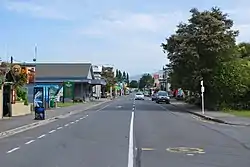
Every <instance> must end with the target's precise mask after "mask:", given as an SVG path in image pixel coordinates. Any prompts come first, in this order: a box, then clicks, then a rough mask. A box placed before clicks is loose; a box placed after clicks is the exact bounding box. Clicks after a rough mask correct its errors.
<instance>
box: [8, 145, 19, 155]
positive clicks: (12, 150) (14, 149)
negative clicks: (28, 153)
mask: <svg viewBox="0 0 250 167" xmlns="http://www.w3.org/2000/svg"><path fill="white" fill-rule="evenodd" d="M18 149H20V147H16V148H13V149H11V150H9V151H7V154H9V153H12V152H14V151H16V150H18Z"/></svg>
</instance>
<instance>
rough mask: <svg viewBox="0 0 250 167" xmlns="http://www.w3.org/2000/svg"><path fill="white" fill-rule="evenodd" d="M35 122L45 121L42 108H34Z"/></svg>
mask: <svg viewBox="0 0 250 167" xmlns="http://www.w3.org/2000/svg"><path fill="white" fill-rule="evenodd" d="M35 120H45V109H44V107H35Z"/></svg>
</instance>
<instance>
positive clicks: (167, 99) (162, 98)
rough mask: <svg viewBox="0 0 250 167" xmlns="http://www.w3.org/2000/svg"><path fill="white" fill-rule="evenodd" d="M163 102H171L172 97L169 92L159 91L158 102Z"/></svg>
mask: <svg viewBox="0 0 250 167" xmlns="http://www.w3.org/2000/svg"><path fill="white" fill-rule="evenodd" d="M161 102H164V103H167V104H169V103H170V97H169V96H168V92H166V91H159V92H158V93H157V98H156V103H161Z"/></svg>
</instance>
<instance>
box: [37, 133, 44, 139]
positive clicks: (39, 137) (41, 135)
mask: <svg viewBox="0 0 250 167" xmlns="http://www.w3.org/2000/svg"><path fill="white" fill-rule="evenodd" d="M45 136H46V135H45V134H43V135H41V136H39V137H38V139H41V138H43V137H45Z"/></svg>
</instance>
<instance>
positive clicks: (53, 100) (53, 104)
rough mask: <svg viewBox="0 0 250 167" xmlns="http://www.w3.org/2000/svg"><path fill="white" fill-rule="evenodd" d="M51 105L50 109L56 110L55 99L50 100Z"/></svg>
mask: <svg viewBox="0 0 250 167" xmlns="http://www.w3.org/2000/svg"><path fill="white" fill-rule="evenodd" d="M49 104H50V106H49V107H50V108H54V107H55V99H53V98H52V99H50V103H49Z"/></svg>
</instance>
